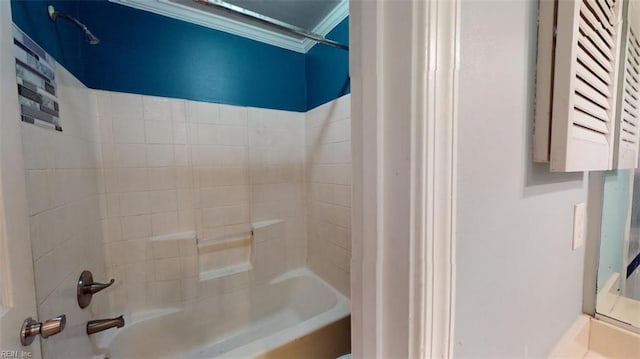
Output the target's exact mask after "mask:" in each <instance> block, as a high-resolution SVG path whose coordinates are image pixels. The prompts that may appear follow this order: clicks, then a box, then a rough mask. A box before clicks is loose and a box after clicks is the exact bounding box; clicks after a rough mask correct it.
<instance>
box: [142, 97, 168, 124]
mask: <svg viewBox="0 0 640 359" xmlns="http://www.w3.org/2000/svg"><path fill="white" fill-rule="evenodd" d="M142 103H143V108H144V119H145V120H159V121H169V120H171V110H172V106H171V100H170V99H167V98H162V97H151V96H143V97H142Z"/></svg>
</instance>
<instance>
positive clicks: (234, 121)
mask: <svg viewBox="0 0 640 359" xmlns="http://www.w3.org/2000/svg"><path fill="white" fill-rule="evenodd" d="M247 116H248V114H247V108H246V107H240V106H231V105H220V118H219V119H218V121H217V123H218V124H220V125H231V126H241V127H246V126H247Z"/></svg>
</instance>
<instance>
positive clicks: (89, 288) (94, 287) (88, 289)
mask: <svg viewBox="0 0 640 359" xmlns="http://www.w3.org/2000/svg"><path fill="white" fill-rule="evenodd" d="M115 282H116V280H115V279H111V280H110V281H109V283H98V282H94V283H86V284H84V285H83V287H82V291H83V292H84V293H91V294H96V293H98V292H99V291H101V290H103V289H105V288H108V287H110V286H111V285H112V284H113V283H115Z"/></svg>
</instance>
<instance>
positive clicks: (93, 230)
mask: <svg viewBox="0 0 640 359" xmlns="http://www.w3.org/2000/svg"><path fill="white" fill-rule="evenodd" d="M56 75H57V78H58V93H59V103H60V119H61V124H62V126H63V132H58V131H53V130H50V129H45V128H42V127H38V126H35V125H31V124H27V123H22V142H23V153H24V159H25V169H26V179H27V192H28V203H29V214H30V218H29V225H30V227H31V228H30V238H31V244H32V252H33V260H34V272H35V287H36V296H37V301H38V318H39V319H48V318H52V317H54V316H57V315H60V314H66V315H67V327H66V329H65V330H64V331H63V332H62V333H60V334H59V335H57V336H56V337H55V340H45V341H43V351H44V353H45V355H46V356H47V357H48V358H88V357H91V356H92V344H91V342H90V340H89V338H88V337H87V335H86V333H85V332H84V330H83V329H84V326H83V324H84V323H86V322H87V321H88V320H90V319H94V318H97V317H100V316H102V315H104V313H105V312H106V307H107V301H106V297H105V296H96V297H95V298H94V300H93V301H92V303H91V305H90V306H89V307H88V308H87V309H84V310H82V309H80V308H79V307H78V304H77V300H76V297H75V293H76V288H75V286H76V283H77V281H78V277H79V276H80V273H81V272H82V270H84V269H88V270H91V271H92V272H93V274H94V278H95V280H96V281H104V280H105V279H106V274H105V262H104V255H103V246H102V242H103V238H102V226H101V219H102V218H103V216H104V214H105V212H106V211H105V209H104V207H103V206H101V204H102V203H104V201H103V200H102V198H101V197H102V195H103V190H102V181H101V175H100V168H101V163H100V162H101V161H100V153H99V145H98V142H97V138H98V121H97V118H96V99H95V96H94V94H93V92H92V91H91V90H89V89H88V88H86V87H85V86H84V85H82V84H81V83H80V82H79V81H78V80H76V79H75V78H74V77H73V76H72V75H71V74H70V73H68V72H67V71H66V70H64V69H63V68H62V67H61V66H60V67H58V70H57V74H56Z"/></svg>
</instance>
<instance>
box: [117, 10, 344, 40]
mask: <svg viewBox="0 0 640 359" xmlns="http://www.w3.org/2000/svg"><path fill="white" fill-rule="evenodd" d="M110 1H112V2H115V3H119V4H122V5H126V6H130V7H134V8H137V9H140V10H145V11H149V12H153V13H156V14H160V15H164V16H168V17H172V18H175V19H179V20H183V21H187V22H191V23H194V24H197V25H202V26H206V27H210V28H213V29H216V30H220V31H225V32H228V33H232V34H235V35H239V36H243V37H246V38H250V39H252V40H256V41H261V42H264V43H268V44H270V45H274V46H278V47H282V48H285V49H289V50H293V51H297V52H301V53H306V52H307V51H309V49H311V47H313V45H315V42H314V41H312V40H308V39H304V38H302V37H300V36H298V35H295V34H291V33H288V32H285V31H281V30H278V29H274V28H273V27H271V26H268V25H265V24H261V23H259V22H256V21H252V20H250V19H247V18H245V17H242V16H239V15H235V14H233V13H229V12H226V11H224V10H220V9H217V8H214V7H212V6H207V5H204V4H200V3H197V2H195V1H192V0H110ZM225 1H226V2H228V3H230V4H233V5H236V6H239V7H242V8H245V9H247V10H251V11H254V12H257V13H259V14H261V15H264V16H268V17H271V18H274V19H277V20H280V21H283V22H286V23H289V24H291V25H295V26H298V27H301V28H303V29H305V30H309V31H312V32H315V33H318V34H319V35H322V36H325V35H326V34H327V33H328V32H329V31H331V30H332V29H333V28H334V27H335V26H336V25H338V24H339V23H340V22H341V21H342V20H344V19H345V18H346V17H347V16H348V12H349V10H348V6H349V5H348V0H225Z"/></svg>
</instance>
